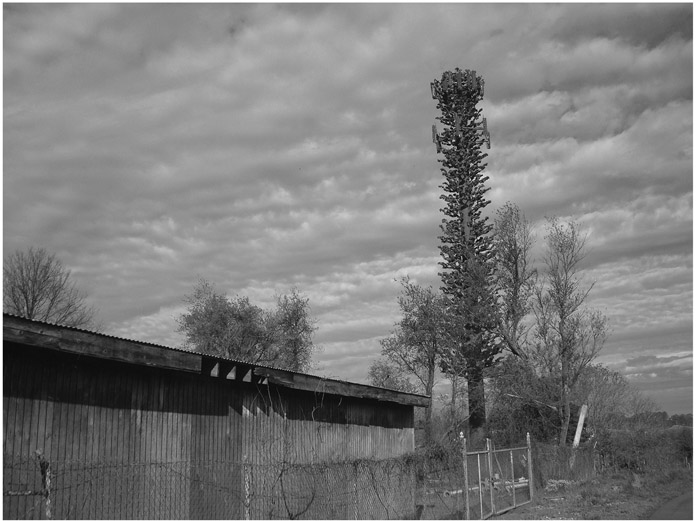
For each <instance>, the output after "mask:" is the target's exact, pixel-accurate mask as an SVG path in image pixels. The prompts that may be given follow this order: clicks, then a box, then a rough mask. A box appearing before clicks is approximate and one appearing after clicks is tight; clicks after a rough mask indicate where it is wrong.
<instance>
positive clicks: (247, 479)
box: [242, 455, 251, 519]
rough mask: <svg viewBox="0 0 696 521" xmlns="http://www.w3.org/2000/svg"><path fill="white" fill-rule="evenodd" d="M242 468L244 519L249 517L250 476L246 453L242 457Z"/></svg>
mask: <svg viewBox="0 0 696 521" xmlns="http://www.w3.org/2000/svg"><path fill="white" fill-rule="evenodd" d="M242 466H243V468H244V519H251V476H250V475H249V464H248V463H247V458H246V455H245V456H244V458H243V464H242Z"/></svg>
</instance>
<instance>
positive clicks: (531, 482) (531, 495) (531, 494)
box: [527, 433, 534, 501]
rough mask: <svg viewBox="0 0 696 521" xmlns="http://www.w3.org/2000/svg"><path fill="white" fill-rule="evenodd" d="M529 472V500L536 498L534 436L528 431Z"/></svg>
mask: <svg viewBox="0 0 696 521" xmlns="http://www.w3.org/2000/svg"><path fill="white" fill-rule="evenodd" d="M527 472H529V500H530V501H532V500H533V499H534V472H533V467H532V438H531V437H530V436H529V433H527Z"/></svg>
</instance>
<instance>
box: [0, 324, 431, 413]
mask: <svg viewBox="0 0 696 521" xmlns="http://www.w3.org/2000/svg"><path fill="white" fill-rule="evenodd" d="M6 318H9V319H11V320H13V321H20V322H26V323H27V324H33V325H38V326H42V325H45V326H49V327H51V328H57V329H58V330H66V331H74V332H77V333H81V334H86V335H92V336H96V337H100V338H105V339H111V340H113V341H117V342H126V343H132V344H137V345H139V346H150V347H154V348H157V349H163V350H167V351H172V352H177V353H186V354H191V355H196V356H199V357H201V358H202V359H203V358H204V359H206V360H207V361H208V362H211V361H212V362H223V363H228V364H229V363H232V364H240V365H245V366H251V367H253V368H259V369H260V370H261V371H260V372H263V373H265V374H269V373H270V374H274V373H275V374H277V373H278V372H282V373H285V374H287V375H289V376H290V377H291V379H294V376H297V379H298V381H303V382H307V381H316V382H317V383H323V384H324V385H326V384H331V383H334V384H337V385H339V386H340V385H343V386H350V387H352V388H355V389H356V390H358V389H361V390H362V391H361V392H360V393H359V395H361V396H365V395H366V393H365V392H364V391H367V392H368V394H371V393H370V392H369V390H370V389H373V390H374V392H375V398H377V395H378V394H379V395H380V396H381V398H379V399H387V400H388V398H385V397H384V393H385V392H386V393H388V394H390V395H391V394H393V395H400V396H402V397H408V396H410V397H413V402H414V404H415V405H420V406H422V405H423V403H424V400H423V399H424V398H428V397H426V396H424V395H420V394H415V393H405V392H401V391H394V390H391V389H384V388H382V387H376V386H372V385H367V384H359V383H353V382H347V381H345V380H338V379H334V378H325V377H322V376H317V375H312V374H308V373H300V372H297V371H291V370H288V369H279V368H274V367H271V366H267V365H263V364H256V363H251V362H247V361H244V360H238V359H234V358H227V357H222V356H213V355H208V354H205V353H200V352H198V351H193V350H189V349H183V348H177V347H170V346H165V345H162V344H155V343H152V342H144V341H140V340H133V339H128V338H123V337H117V336H114V335H108V334H106V333H100V332H97V331H90V330H88V329H83V328H78V327H73V326H65V325H62V324H56V323H51V322H46V321H40V320H33V319H28V318H25V317H20V316H17V315H13V314H11V313H3V326H4V322H5V319H6ZM206 365H210V364H206ZM280 380H281V383H280V385H284V384H285V385H287V384H288V381H287V379H286V378H281V379H280ZM329 387H330V385H329ZM388 401H389V400H388ZM396 401H401V400H396Z"/></svg>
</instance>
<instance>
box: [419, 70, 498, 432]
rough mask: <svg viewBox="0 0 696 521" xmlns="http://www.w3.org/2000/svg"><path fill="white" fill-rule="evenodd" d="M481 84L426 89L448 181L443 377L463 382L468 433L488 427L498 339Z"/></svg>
mask: <svg viewBox="0 0 696 521" xmlns="http://www.w3.org/2000/svg"><path fill="white" fill-rule="evenodd" d="M483 86H484V82H483V78H481V76H477V75H476V72H475V71H472V70H468V69H467V70H464V71H462V70H460V69H459V68H457V69H455V70H454V72H450V71H447V72H445V73H443V75H442V78H441V79H440V80H435V81H433V82H432V83H431V89H432V95H433V98H434V99H435V100H437V108H438V110H439V111H440V114H441V115H440V116H438V118H437V119H438V120H439V121H440V123H442V125H443V126H444V129H443V130H442V132H440V133H438V131H437V128H436V126H435V125H433V141H434V142H435V145H436V147H437V152H438V154H442V155H443V156H444V157H441V158H440V159H439V160H438V161H439V162H440V164H441V165H442V167H441V169H440V170H441V171H442V174H443V176H444V178H445V180H444V182H443V184H442V185H441V188H442V189H443V190H444V192H445V193H444V194H443V195H441V196H440V197H441V199H443V200H444V201H445V203H446V204H445V207H444V208H443V209H442V210H441V211H442V212H443V213H444V214H445V218H444V219H442V224H441V226H440V228H441V229H442V232H443V235H442V236H440V241H441V244H440V254H441V256H442V259H443V260H442V262H440V265H441V266H442V268H443V271H442V272H441V273H440V277H441V279H442V283H443V288H442V290H443V292H444V293H445V294H446V295H447V296H448V297H449V302H450V310H449V311H450V313H449V315H450V316H451V320H452V324H451V326H450V334H451V335H450V336H451V342H450V347H449V349H448V350H447V352H446V353H443V357H442V360H443V362H442V366H443V367H442V369H443V371H445V372H446V373H447V374H449V375H452V376H453V377H454V376H460V375H461V376H464V377H465V378H466V380H467V387H468V400H469V429H470V431H471V433H472V434H473V433H474V432H476V431H477V430H479V429H481V428H482V427H485V423H486V411H485V399H484V388H483V374H484V368H486V367H488V366H490V365H491V364H492V363H493V362H494V360H495V356H496V355H497V354H498V353H499V352H500V350H501V347H500V345H499V343H498V342H496V340H495V335H494V333H493V332H494V331H495V318H494V317H495V308H494V305H495V302H494V295H493V292H492V290H491V285H490V282H491V273H492V269H493V245H492V239H491V238H490V235H489V232H490V231H491V228H492V226H491V225H490V224H488V222H487V221H488V218H487V217H486V216H484V215H483V214H482V211H483V209H484V208H485V207H486V206H487V205H488V204H489V203H490V201H489V200H488V199H487V198H486V197H485V195H486V192H487V191H488V190H489V188H486V186H485V183H486V180H487V179H488V177H485V176H484V175H483V170H484V168H485V166H486V165H485V164H484V163H483V160H484V159H485V158H486V157H487V154H485V153H483V152H482V151H481V146H482V145H483V144H484V143H485V144H486V145H487V146H488V148H490V135H489V133H488V128H487V124H486V119H485V118H483V117H482V109H480V108H477V106H476V105H477V104H478V103H479V102H480V101H481V100H482V99H483Z"/></svg>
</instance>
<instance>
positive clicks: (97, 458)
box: [3, 314, 428, 519]
mask: <svg viewBox="0 0 696 521" xmlns="http://www.w3.org/2000/svg"><path fill="white" fill-rule="evenodd" d="M3 321H4V323H3V361H4V366H3V377H4V383H3V406H4V407H3V432H4V444H3V456H4V458H3V491H4V501H3V517H5V518H27V517H29V518H103V519H105V518H120V519H125V518H131V519H132V518H152V519H154V518H168V519H171V518H223V517H224V518H238V519H244V518H266V519H268V518H324V519H326V518H342V519H345V518H383V517H385V510H384V509H382V508H383V507H384V508H386V506H385V502H388V503H389V504H390V505H394V506H395V507H394V508H399V509H401V510H402V512H403V516H404V517H405V516H409V515H412V512H413V510H414V508H415V507H414V501H415V500H414V487H415V484H414V476H413V474H412V472H411V473H409V472H401V473H399V472H398V471H395V470H394V469H397V468H401V467H391V470H390V471H388V472H387V471H384V470H382V471H381V472H382V474H381V475H375V469H376V468H382V469H384V468H387V467H384V466H382V467H375V466H372V465H371V464H370V462H375V461H390V460H394V459H395V458H397V459H398V458H399V457H403V456H405V455H407V454H409V453H410V452H412V451H413V449H414V407H416V406H426V405H427V403H428V398H427V397H425V396H421V395H414V394H408V393H400V392H395V391H391V390H387V389H381V388H376V387H371V386H367V385H360V384H354V383H348V382H343V381H338V380H333V379H326V378H320V377H317V376H311V375H307V374H301V373H296V372H292V371H285V370H279V369H273V368H270V367H263V366H258V365H251V364H248V363H244V362H240V361H236V360H229V359H224V358H216V357H210V356H206V355H202V354H200V353H195V352H189V351H184V350H179V349H172V348H168V347H164V346H159V345H154V344H150V343H145V342H137V341H132V340H126V339H122V338H116V337H112V336H108V335H104V334H99V333H94V332H90V331H85V330H81V329H76V328H70V327H64V326H60V325H54V324H48V323H43V322H36V321H32V320H27V319H24V318H19V317H15V316H12V315H8V314H4V315H3ZM373 482H375V483H379V487H380V488H377V489H374V490H372V489H373V488H374V486H372V485H374V483H373ZM371 487H372V488H371Z"/></svg>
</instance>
